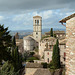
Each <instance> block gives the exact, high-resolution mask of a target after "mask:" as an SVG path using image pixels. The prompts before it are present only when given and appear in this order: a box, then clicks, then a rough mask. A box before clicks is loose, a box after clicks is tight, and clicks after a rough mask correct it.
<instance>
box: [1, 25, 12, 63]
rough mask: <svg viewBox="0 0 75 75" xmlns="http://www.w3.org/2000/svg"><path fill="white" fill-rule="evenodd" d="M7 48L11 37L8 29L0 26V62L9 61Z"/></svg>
mask: <svg viewBox="0 0 75 75" xmlns="http://www.w3.org/2000/svg"><path fill="white" fill-rule="evenodd" d="M9 47H11V36H10V35H9V31H8V27H7V28H4V25H0V62H1V61H2V60H10V59H11V55H10V52H9Z"/></svg>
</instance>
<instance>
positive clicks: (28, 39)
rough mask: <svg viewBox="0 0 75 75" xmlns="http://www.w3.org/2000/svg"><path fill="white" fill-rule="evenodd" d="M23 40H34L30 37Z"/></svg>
mask: <svg viewBox="0 0 75 75" xmlns="http://www.w3.org/2000/svg"><path fill="white" fill-rule="evenodd" d="M24 40H34V39H33V38H31V37H26V38H24Z"/></svg>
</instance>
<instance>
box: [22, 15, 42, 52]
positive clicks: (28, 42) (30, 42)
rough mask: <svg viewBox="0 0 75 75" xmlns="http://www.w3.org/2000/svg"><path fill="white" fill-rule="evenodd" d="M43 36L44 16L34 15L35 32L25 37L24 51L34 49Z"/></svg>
mask: <svg viewBox="0 0 75 75" xmlns="http://www.w3.org/2000/svg"><path fill="white" fill-rule="evenodd" d="M41 38H42V17H41V16H34V17H33V34H32V35H28V36H26V37H23V46H24V51H33V50H34V49H35V48H36V47H38V45H39V41H40V40H41Z"/></svg>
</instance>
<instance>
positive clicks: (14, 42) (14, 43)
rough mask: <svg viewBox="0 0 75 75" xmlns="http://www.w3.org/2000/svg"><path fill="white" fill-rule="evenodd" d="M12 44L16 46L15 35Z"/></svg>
mask: <svg viewBox="0 0 75 75" xmlns="http://www.w3.org/2000/svg"><path fill="white" fill-rule="evenodd" d="M12 44H13V46H16V40H15V36H14V37H13V41H12Z"/></svg>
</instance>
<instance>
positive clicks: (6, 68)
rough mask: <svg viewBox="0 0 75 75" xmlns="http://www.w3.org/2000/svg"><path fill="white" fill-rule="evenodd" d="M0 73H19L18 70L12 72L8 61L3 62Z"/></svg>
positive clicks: (10, 74)
mask: <svg viewBox="0 0 75 75" xmlns="http://www.w3.org/2000/svg"><path fill="white" fill-rule="evenodd" d="M0 75H19V72H14V67H13V65H11V64H10V63H8V61H7V62H5V64H4V65H3V66H2V68H1V70H0Z"/></svg>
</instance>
